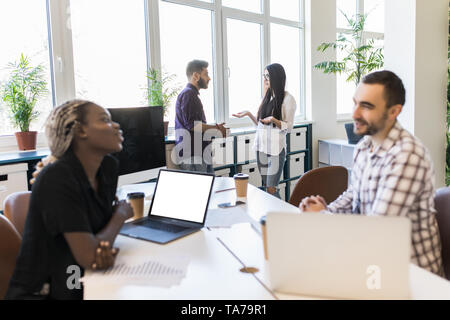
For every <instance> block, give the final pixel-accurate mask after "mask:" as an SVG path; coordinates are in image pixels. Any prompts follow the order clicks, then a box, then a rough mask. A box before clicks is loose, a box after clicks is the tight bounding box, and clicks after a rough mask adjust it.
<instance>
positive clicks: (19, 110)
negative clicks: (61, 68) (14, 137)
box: [0, 53, 48, 131]
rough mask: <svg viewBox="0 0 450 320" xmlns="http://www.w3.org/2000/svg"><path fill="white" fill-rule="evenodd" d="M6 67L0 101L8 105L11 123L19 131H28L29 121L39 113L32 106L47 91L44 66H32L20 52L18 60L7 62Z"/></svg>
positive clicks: (0, 90) (0, 88) (0, 89)
mask: <svg viewBox="0 0 450 320" xmlns="http://www.w3.org/2000/svg"><path fill="white" fill-rule="evenodd" d="M7 69H8V70H10V75H9V78H8V79H7V80H6V81H5V82H4V83H3V84H2V85H1V87H0V95H1V98H2V101H3V102H4V103H5V104H6V105H7V106H8V107H9V111H10V116H11V120H12V122H13V125H14V126H15V127H17V128H19V129H20V131H29V128H30V123H31V121H33V120H35V119H36V118H37V117H38V115H39V113H38V112H37V111H35V110H34V107H35V106H36V103H37V101H38V100H39V98H40V97H42V96H43V95H45V94H46V93H48V90H47V82H46V81H45V73H44V72H45V71H44V67H43V66H42V65H38V66H36V67H32V66H31V62H30V59H29V58H28V57H26V56H24V55H23V53H22V54H21V55H20V59H19V62H14V63H9V64H8V67H7Z"/></svg>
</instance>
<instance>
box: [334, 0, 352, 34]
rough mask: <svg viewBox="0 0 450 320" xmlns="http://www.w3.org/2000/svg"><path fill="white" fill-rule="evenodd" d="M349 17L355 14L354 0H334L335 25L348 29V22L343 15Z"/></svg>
mask: <svg viewBox="0 0 450 320" xmlns="http://www.w3.org/2000/svg"><path fill="white" fill-rule="evenodd" d="M341 11H342V12H344V13H345V14H346V15H347V17H348V18H351V17H352V16H354V15H355V14H356V0H336V27H338V28H344V29H348V28H349V26H348V22H347V19H345V17H344V15H343V14H342V13H341Z"/></svg>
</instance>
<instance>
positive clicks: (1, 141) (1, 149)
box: [0, 132, 48, 153]
mask: <svg viewBox="0 0 450 320" xmlns="http://www.w3.org/2000/svg"><path fill="white" fill-rule="evenodd" d="M42 149H48V143H47V138H46V137H45V133H44V132H38V135H37V141H36V150H42ZM11 152H22V151H21V150H19V148H18V146H17V140H16V136H15V135H2V136H0V153H11Z"/></svg>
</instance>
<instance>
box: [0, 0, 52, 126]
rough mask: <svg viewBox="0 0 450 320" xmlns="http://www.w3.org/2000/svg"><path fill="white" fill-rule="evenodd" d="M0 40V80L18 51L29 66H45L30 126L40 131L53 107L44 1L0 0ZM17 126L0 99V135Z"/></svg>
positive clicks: (17, 57) (15, 59)
mask: <svg viewBox="0 0 450 320" xmlns="http://www.w3.org/2000/svg"><path fill="white" fill-rule="evenodd" d="M0 41H1V43H2V47H1V50H0V82H3V81H5V80H6V79H7V77H8V74H9V71H8V64H9V63H15V62H18V61H19V59H20V55H21V54H22V53H23V54H24V55H25V56H27V57H28V58H29V59H30V61H31V66H33V67H34V66H37V65H38V64H41V65H43V66H44V68H45V80H46V81H47V83H48V85H47V89H48V95H47V96H46V97H44V98H43V99H41V100H40V101H39V103H38V104H37V106H36V110H37V111H38V112H39V113H40V116H39V118H38V119H37V120H36V121H34V122H32V125H31V127H30V130H38V131H41V130H42V126H43V124H44V122H45V120H46V118H47V116H48V114H49V112H50V110H51V108H52V107H53V104H52V94H51V93H52V89H51V88H52V86H51V76H50V75H51V72H50V57H49V40H48V28H47V7H46V1H45V0H2V1H0ZM18 130H19V129H18V128H13V126H12V125H11V121H10V119H9V112H8V108H7V106H6V105H5V104H4V103H3V101H1V100H0V135H2V134H11V133H12V132H15V131H18Z"/></svg>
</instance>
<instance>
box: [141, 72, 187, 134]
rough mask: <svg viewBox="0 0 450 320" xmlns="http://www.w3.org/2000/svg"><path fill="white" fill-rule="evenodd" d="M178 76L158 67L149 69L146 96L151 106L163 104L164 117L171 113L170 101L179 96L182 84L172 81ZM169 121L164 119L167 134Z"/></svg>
mask: <svg viewBox="0 0 450 320" xmlns="http://www.w3.org/2000/svg"><path fill="white" fill-rule="evenodd" d="M175 78H176V75H175V74H167V73H165V72H163V73H162V74H161V72H160V71H159V70H157V69H154V68H150V69H149V70H148V71H147V79H148V80H149V81H148V87H147V88H146V98H147V100H148V102H149V104H150V106H161V107H162V109H163V116H164V119H167V117H168V114H169V106H170V102H171V101H172V99H173V98H175V97H176V96H178V93H179V92H180V90H181V86H179V85H177V84H174V85H172V83H173V82H174V80H175ZM168 126H169V121H164V135H165V136H167V130H168Z"/></svg>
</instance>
